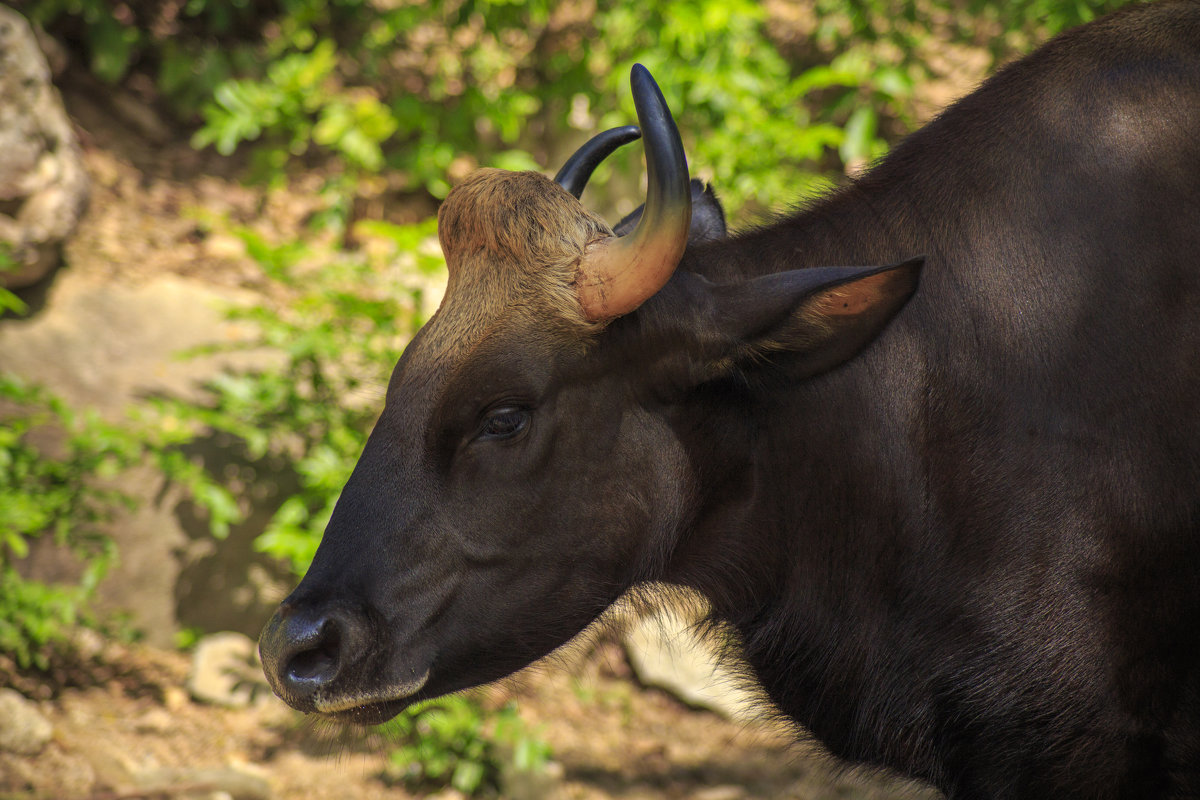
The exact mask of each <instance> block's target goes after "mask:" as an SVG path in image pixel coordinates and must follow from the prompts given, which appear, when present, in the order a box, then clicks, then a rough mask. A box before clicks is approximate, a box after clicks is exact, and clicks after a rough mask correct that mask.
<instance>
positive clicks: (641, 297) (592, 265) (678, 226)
mask: <svg viewBox="0 0 1200 800" xmlns="http://www.w3.org/2000/svg"><path fill="white" fill-rule="evenodd" d="M629 82H630V85H631V86H632V88H633V102H634V105H635V106H636V107H637V115H638V122H639V123H641V128H642V135H643V137H644V138H645V147H646V171H647V173H648V184H649V185H648V189H647V192H646V206H645V211H644V212H643V213H642V219H641V221H640V222H639V223H638V226H637V228H636V229H634V231H633V232H632V233H630V234H627V235H625V236H621V237H615V236H613V237H609V238H606V239H601V240H600V241H598V242H595V243H593V244H592V245H590V246H589V247H588V249H587V252H586V253H585V254H584V256H583V259H582V261H580V264H579V277H578V278H577V285H578V291H579V301H580V304H581V305H582V306H583V312H584V314H585V315H586V316H587V318H588V319H590V320H593V321H599V320H605V319H612V318H614V317H619V316H621V315H623V314H628V313H629V312H630V311H633V310H634V309H635V308H637V307H638V306H640V305H641V304H642V303H644V302H646V300H648V299H650V297H651V296H652V295H653V294H654V293H655V292H657V291H658V290H659V289H661V288H662V287H663V286H664V285H665V284H666V282H667V281H668V280H670V278H671V274H672V273H673V272H674V271H675V267H676V266H677V265H678V264H679V259H680V258H682V257H683V250H684V248H685V247H686V246H687V237H688V224H689V223H690V221H691V218H692V196H691V190H690V188H689V186H688V168H687V158H686V157H685V156H684V153H683V141H682V140H681V139H680V138H679V129H678V128H676V127H675V120H674V119H672V118H671V110H670V109H669V108H667V102H666V100H664V99H663V96H662V92H661V91H659V89H658V84H656V83H655V82H654V78H652V77H650V73H649V72H648V71H647V70H646V68H645V67H643V66H642V65H641V64H634V66H633V71H632V73H631V74H630V77H629Z"/></svg>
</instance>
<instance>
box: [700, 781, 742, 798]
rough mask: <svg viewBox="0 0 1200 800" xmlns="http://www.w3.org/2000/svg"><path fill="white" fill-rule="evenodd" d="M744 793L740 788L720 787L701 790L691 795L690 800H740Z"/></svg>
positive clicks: (731, 786)
mask: <svg viewBox="0 0 1200 800" xmlns="http://www.w3.org/2000/svg"><path fill="white" fill-rule="evenodd" d="M745 796H746V791H745V789H743V788H742V787H741V786H733V785H721V786H710V787H708V788H707V789H701V790H700V791H698V792H696V793H695V794H693V795H692V800H741V798H743V797H745Z"/></svg>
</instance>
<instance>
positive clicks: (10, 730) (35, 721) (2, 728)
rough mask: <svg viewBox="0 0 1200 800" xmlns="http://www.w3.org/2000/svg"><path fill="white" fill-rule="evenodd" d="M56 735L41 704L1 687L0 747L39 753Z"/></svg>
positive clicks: (11, 751)
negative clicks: (38, 705)
mask: <svg viewBox="0 0 1200 800" xmlns="http://www.w3.org/2000/svg"><path fill="white" fill-rule="evenodd" d="M53 735H54V729H53V728H52V727H51V726H50V722H49V721H48V720H47V719H46V718H45V717H44V716H42V712H40V711H38V709H37V706H35V705H34V704H33V703H31V702H30V701H28V700H26V699H25V698H24V697H22V696H21V695H19V694H17V693H16V692H14V691H13V690H12V689H0V750H5V751H8V752H10V753H17V754H19V755H27V756H33V755H37V754H38V753H40V752H41V751H42V748H44V747H45V746H46V744H47V743H48V742H49V741H50V738H51V737H52V736H53Z"/></svg>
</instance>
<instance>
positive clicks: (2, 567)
mask: <svg viewBox="0 0 1200 800" xmlns="http://www.w3.org/2000/svg"><path fill="white" fill-rule="evenodd" d="M0 417H2V418H3V425H2V426H0V652H4V653H7V654H10V655H11V656H13V657H14V658H15V660H16V662H17V664H18V666H20V667H22V668H28V667H30V666H35V667H39V668H42V669H45V668H46V667H47V665H48V658H49V655H50V653H51V650H52V648H53V647H55V646H56V645H60V644H62V643H64V642H66V641H67V640H68V639H69V638H70V636H71V634H72V632H73V631H74V630H75V628H76V627H78V626H80V625H86V626H92V627H95V626H96V625H97V624H98V620H97V619H96V617H95V616H94V615H93V614H92V613H91V611H90V610H89V601H90V598H91V596H92V594H93V592H94V590H95V588H96V585H97V584H98V583H99V582H100V580H101V579H102V578H103V577H104V575H105V573H106V572H107V571H108V569H109V567H110V566H111V564H112V563H113V559H114V557H115V550H114V547H113V543H112V540H111V539H110V538H109V537H108V536H107V535H106V534H105V533H104V532H103V531H102V529H101V524H102V523H103V522H105V521H107V520H108V519H110V518H111V516H112V514H113V513H114V512H115V511H116V510H118V509H121V508H128V507H130V506H131V504H132V501H131V500H130V498H129V497H128V496H126V495H125V494H123V493H122V492H120V491H118V490H115V489H112V488H107V487H106V482H107V481H109V480H110V479H112V478H113V477H115V476H116V475H117V474H118V473H119V472H121V471H122V470H124V469H126V468H127V467H129V466H131V465H133V464H135V463H137V462H138V461H139V459H140V455H141V452H142V449H141V445H140V443H139V442H138V439H137V438H136V437H135V436H133V435H132V434H130V433H129V432H128V431H127V430H126V429H124V428H121V427H119V426H114V425H110V424H108V423H105V422H103V421H102V420H101V419H100V418H99V417H98V416H97V415H96V414H95V413H91V412H88V413H78V412H76V411H74V410H72V409H71V408H70V407H68V406H67V404H66V403H64V402H63V401H62V400H60V399H58V398H56V397H54V396H52V395H51V394H49V393H48V392H46V391H44V390H42V389H40V388H38V387H34V386H29V385H26V384H25V383H23V382H21V381H19V380H17V379H16V378H14V377H12V376H10V375H7V374H4V373H0ZM35 440H37V441H35ZM42 536H51V537H53V539H54V541H55V542H56V543H57V544H59V545H61V546H64V547H66V548H68V549H69V550H70V552H71V553H73V554H74V555H75V556H76V557H77V558H78V559H79V562H80V565H81V570H82V573H81V576H80V578H79V580H78V582H77V583H75V584H73V585H50V584H45V583H42V582H39V581H34V580H29V579H26V578H25V577H23V576H22V575H21V573H20V572H18V570H17V567H16V562H17V561H19V560H20V559H23V558H25V557H26V556H27V555H28V554H29V548H30V543H31V541H32V540H34V539H37V538H40V537H42Z"/></svg>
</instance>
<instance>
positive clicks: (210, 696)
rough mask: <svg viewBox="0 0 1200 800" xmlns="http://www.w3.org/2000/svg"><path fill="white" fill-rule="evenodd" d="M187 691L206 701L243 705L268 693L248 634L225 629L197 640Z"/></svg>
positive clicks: (255, 650) (255, 649) (223, 704)
mask: <svg viewBox="0 0 1200 800" xmlns="http://www.w3.org/2000/svg"><path fill="white" fill-rule="evenodd" d="M188 691H189V692H191V694H192V697H194V698H196V699H197V700H200V701H202V702H205V703H212V704H214V705H221V706H229V707H232V708H240V707H245V706H248V705H250V704H251V703H253V702H254V701H255V700H256V699H257V698H258V697H259V696H261V695H264V694H267V695H269V694H270V690H269V688H268V687H267V684H266V681H265V680H264V679H263V674H262V667H260V666H259V664H258V658H257V647H256V645H255V643H254V642H253V641H252V640H251V639H250V637H248V636H245V635H243V634H240V633H233V632H229V631H226V632H224V633H214V634H211V635H209V636H205V637H204V638H202V639H201V640H200V641H199V642H198V643H197V644H196V650H195V653H194V654H193V656H192V672H191V675H190V676H189V677H188Z"/></svg>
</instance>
